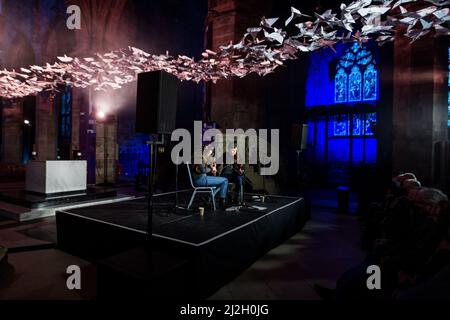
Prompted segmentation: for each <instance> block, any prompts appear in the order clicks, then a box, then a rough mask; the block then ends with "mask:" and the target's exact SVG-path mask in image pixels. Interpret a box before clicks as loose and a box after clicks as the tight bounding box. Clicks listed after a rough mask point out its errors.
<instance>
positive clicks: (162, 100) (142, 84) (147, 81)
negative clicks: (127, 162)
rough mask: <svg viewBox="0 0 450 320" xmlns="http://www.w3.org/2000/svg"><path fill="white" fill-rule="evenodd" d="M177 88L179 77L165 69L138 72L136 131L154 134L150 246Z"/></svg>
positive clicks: (152, 141) (148, 231)
mask: <svg viewBox="0 0 450 320" xmlns="http://www.w3.org/2000/svg"><path fill="white" fill-rule="evenodd" d="M177 91H178V88H177V78H176V77H175V76H173V75H171V74H168V73H166V72H164V71H155V72H146V73H141V74H139V75H138V85H137V104H136V132H138V133H145V134H149V135H151V136H152V139H151V140H149V141H148V142H147V144H148V146H149V167H148V195H147V200H148V203H147V208H148V212H147V214H148V225H147V235H148V243H149V246H150V248H151V238H152V227H153V193H154V183H155V178H154V176H155V174H156V166H157V164H156V162H157V158H156V153H157V147H158V146H161V145H164V144H165V139H164V137H165V135H166V134H170V133H172V131H173V130H175V126H176V112H177ZM160 138H161V140H160Z"/></svg>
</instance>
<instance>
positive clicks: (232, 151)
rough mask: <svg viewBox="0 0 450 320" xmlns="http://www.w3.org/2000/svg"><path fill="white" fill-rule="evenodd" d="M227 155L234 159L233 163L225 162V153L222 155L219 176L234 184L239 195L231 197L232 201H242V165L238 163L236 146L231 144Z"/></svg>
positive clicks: (243, 178) (243, 179) (243, 180)
mask: <svg viewBox="0 0 450 320" xmlns="http://www.w3.org/2000/svg"><path fill="white" fill-rule="evenodd" d="M228 154H229V156H230V157H231V158H232V159H234V163H233V164H227V163H226V162H227V153H224V155H223V162H224V165H223V167H222V170H221V176H222V177H224V178H227V179H228V181H229V182H232V183H234V184H236V189H237V190H236V192H237V194H238V195H239V198H238V199H233V201H234V202H238V201H239V202H243V200H244V194H243V193H244V182H245V177H244V173H245V171H244V165H241V164H239V163H238V152H237V146H236V145H235V144H232V145H231V146H229V148H228Z"/></svg>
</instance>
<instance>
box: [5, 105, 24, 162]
mask: <svg viewBox="0 0 450 320" xmlns="http://www.w3.org/2000/svg"><path fill="white" fill-rule="evenodd" d="M23 125H24V124H23V109H22V103H21V102H13V103H10V104H9V103H5V104H4V106H3V125H2V130H3V132H2V133H3V134H2V140H3V141H2V149H3V150H2V153H3V156H2V161H3V162H5V163H11V164H20V162H21V160H22V145H23V143H22V138H23Z"/></svg>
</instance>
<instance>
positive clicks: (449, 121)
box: [448, 47, 450, 127]
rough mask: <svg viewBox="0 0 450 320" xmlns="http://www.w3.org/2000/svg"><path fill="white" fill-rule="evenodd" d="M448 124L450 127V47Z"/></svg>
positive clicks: (449, 50)
mask: <svg viewBox="0 0 450 320" xmlns="http://www.w3.org/2000/svg"><path fill="white" fill-rule="evenodd" d="M448 126H449V127H450V47H448Z"/></svg>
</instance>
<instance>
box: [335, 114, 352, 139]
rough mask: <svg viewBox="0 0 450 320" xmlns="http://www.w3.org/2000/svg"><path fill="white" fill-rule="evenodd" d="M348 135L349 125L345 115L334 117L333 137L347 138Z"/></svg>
mask: <svg viewBox="0 0 450 320" xmlns="http://www.w3.org/2000/svg"><path fill="white" fill-rule="evenodd" d="M349 135H350V123H349V120H348V117H347V115H341V116H336V117H334V119H333V134H332V136H333V137H348V136H349Z"/></svg>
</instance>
